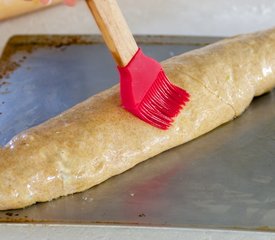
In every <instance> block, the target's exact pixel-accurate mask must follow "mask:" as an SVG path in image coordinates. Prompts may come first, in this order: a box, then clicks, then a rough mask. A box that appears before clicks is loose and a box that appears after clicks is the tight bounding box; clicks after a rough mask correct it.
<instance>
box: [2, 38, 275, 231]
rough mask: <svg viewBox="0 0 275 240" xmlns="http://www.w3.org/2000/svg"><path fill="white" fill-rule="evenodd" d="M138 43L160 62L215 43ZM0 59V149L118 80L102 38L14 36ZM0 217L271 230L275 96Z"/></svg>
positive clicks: (185, 40) (144, 40)
mask: <svg viewBox="0 0 275 240" xmlns="http://www.w3.org/2000/svg"><path fill="white" fill-rule="evenodd" d="M136 39H137V40H138V42H139V43H140V46H141V47H142V48H143V49H144V51H145V52H146V53H147V54H148V55H151V56H153V57H154V58H156V59H158V60H163V59H165V58H168V57H171V56H174V55H176V54H179V53H182V52H186V51H190V50H192V49H195V48H199V47H201V46H204V45H206V44H209V43H212V42H214V41H217V40H218V38H207V37H177V36H174V37H173V36H172V37H171V36H169V37H163V36H136ZM0 61H1V62H0V78H1V79H0V113H1V114H0V145H4V144H5V143H7V142H8V141H9V140H10V139H11V138H12V137H13V136H14V135H15V134H17V133H19V132H20V131H22V130H24V129H27V128H29V127H32V126H35V125H37V124H39V123H42V122H43V121H45V120H47V119H49V118H51V117H53V116H55V115H57V114H59V113H60V112H62V111H64V110H66V109H68V108H70V107H71V106H73V105H75V104H76V103H78V102H81V101H82V100H84V99H86V98H88V97H89V96H91V95H94V94H95V93H97V92H100V91H102V90H104V89H106V88H108V87H111V86H112V85H114V84H115V83H117V82H118V75H117V72H116V68H115V65H114V63H113V60H112V58H111V56H110V54H109V53H108V51H107V49H106V47H105V46H104V44H103V43H102V40H101V38H100V37H98V36H16V37H13V38H12V39H10V41H9V42H8V43H7V46H6V48H5V50H4V53H3V55H2V58H1V60H0ZM0 221H1V222H3V223H6V222H12V223H15V224H16V223H44V224H47V223H49V224H60V223H62V224H88V225H89V224H102V225H107V226H113V225H119V226H129V225H130V226H147V227H152V226H158V227H177V228H184V227H193V228H204V229H205V228H210V229H244V230H254V231H257V230H259V231H273V230H274V229H275V228H274V227H275V92H274V91H273V92H271V93H268V94H265V95H264V96H262V97H258V98H256V99H255V100H254V101H253V103H252V104H251V106H250V107H249V108H248V109H247V110H246V112H245V113H244V114H243V115H242V116H241V117H239V118H237V119H236V120H234V121H232V122H230V123H227V124H224V125H223V126H221V127H219V128H217V129H215V130H214V131H212V132H210V133H208V134H206V135H204V136H202V137H199V138H198V139H195V140H193V141H191V142H189V143H187V144H184V145H182V146H179V147H176V148H173V149H171V150H169V151H166V152H164V153H162V154H160V155H158V156H156V157H154V158H151V159H150V160H148V161H146V162H144V163H141V164H139V165H138V166H136V167H134V168H133V169H131V170H129V171H127V172H125V173H123V174H121V175H119V176H116V177H112V178H111V179H109V180H107V181H106V182H104V183H102V184H100V185H98V186H96V187H93V188H91V189H89V190H87V191H85V192H83V193H78V194H74V195H70V196H67V197H62V198H59V199H57V200H54V201H51V202H47V203H38V204H36V205H33V206H31V207H28V208H25V209H21V210H13V211H1V212H0Z"/></svg>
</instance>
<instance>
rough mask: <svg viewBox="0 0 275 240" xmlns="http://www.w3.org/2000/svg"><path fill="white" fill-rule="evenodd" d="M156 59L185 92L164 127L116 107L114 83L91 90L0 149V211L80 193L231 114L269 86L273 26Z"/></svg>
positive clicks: (272, 81)
mask: <svg viewBox="0 0 275 240" xmlns="http://www.w3.org/2000/svg"><path fill="white" fill-rule="evenodd" d="M162 65H163V68H164V69H165V72H166V73H167V75H168V77H169V79H170V80H171V81H172V82H173V83H174V84H176V85H178V86H180V87H182V88H184V89H186V90H187V91H188V92H189V93H190V94H191V99H190V102H189V103H188V104H187V106H186V107H185V108H184V109H183V110H182V111H181V113H180V114H179V116H178V117H177V118H176V119H175V122H174V124H173V126H172V127H171V128H170V129H169V130H167V131H163V130H160V129H157V128H155V127H152V126H150V125H148V124H146V123H144V122H143V121H141V120H139V119H138V118H136V117H134V116H132V115H131V114H130V113H128V112H126V111H125V110H124V109H122V108H121V107H120V98H119V87H118V86H114V87H112V88H111V89H108V90H106V91H104V92H101V93H99V94H97V95H95V96H92V97H91V98H89V99H87V100H86V101H84V102H82V103H80V104H77V105H76V106H74V107H73V108H71V109H69V110H67V111H66V112H64V113H62V114H60V115H58V116H56V117H54V118H52V119H50V120H48V121H46V122H44V123H43V124H41V125H38V126H36V127H34V128H31V129H28V130H26V131H24V132H22V133H20V134H18V135H17V136H15V137H14V138H13V139H12V140H11V141H10V142H9V143H8V144H7V145H6V146H4V147H3V148H2V149H0V151H1V152H0V154H1V155H0V209H1V210H4V209H14V208H22V207H26V206H29V205H31V204H34V203H36V202H44V201H49V200H52V199H54V198H58V197H60V196H65V195H68V194H72V193H75V192H80V191H84V190H86V189H88V188H91V187H92V186H94V185H96V184H99V183H101V182H103V181H105V180H106V179H108V178H110V177H112V176H114V175H117V174H120V173H122V172H124V171H126V170H128V169H129V168H132V167H133V166H135V165H136V164H138V163H140V162H142V161H144V160H146V159H148V158H150V157H152V156H155V155H157V154H159V153H161V152H163V151H165V150H167V149H169V148H172V147H175V146H177V145H180V144H182V143H185V142H188V141H190V140H192V139H194V138H196V137H198V136H200V135H202V134H205V133H207V132H209V131H211V130H212V129H214V128H216V127H217V126H219V125H221V124H223V123H225V122H228V121H230V120H232V119H234V118H235V117H237V116H238V115H240V114H241V113H242V112H243V111H244V110H245V109H246V108H247V107H248V105H249V104H250V102H251V101H252V99H253V97H254V96H258V95H261V94H263V93H265V92H267V91H270V90H271V89H272V88H273V87H274V86H275V74H274V71H275V29H270V30H267V31H263V32H257V33H253V34H246V35H240V36H237V37H233V38H230V39H226V40H222V41H220V42H218V43H215V44H212V45H209V46H206V47H204V48H201V49H198V50H195V51H191V52H188V53H185V54H183V55H180V56H176V57H173V58H170V59H168V60H166V61H164V62H162Z"/></svg>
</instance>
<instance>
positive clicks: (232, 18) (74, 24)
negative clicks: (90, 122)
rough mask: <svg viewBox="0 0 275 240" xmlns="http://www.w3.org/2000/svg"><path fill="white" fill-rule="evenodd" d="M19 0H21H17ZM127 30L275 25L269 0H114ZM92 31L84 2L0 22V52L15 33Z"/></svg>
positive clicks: (227, 30) (219, 32)
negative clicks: (126, 22)
mask: <svg viewBox="0 0 275 240" xmlns="http://www.w3.org/2000/svg"><path fill="white" fill-rule="evenodd" d="M22 1H23V0H22ZM118 2H119V4H120V6H121V8H122V10H123V12H124V14H125V16H126V18H127V21H128V23H129V25H130V28H131V30H132V32H133V33H137V34H177V35H183V34H184V35H211V36H229V35H234V34H238V33H245V32H251V31H257V30H260V29H265V28H269V27H271V26H275V0H118ZM37 33H42V34H47V33H58V34H67V33H69V34H72V33H73V34H74V33H75V34H81V33H84V34H91V33H98V30H97V27H96V25H95V23H94V21H93V19H92V17H91V15H90V13H89V10H88V8H87V6H86V3H85V2H84V1H83V0H79V1H78V4H77V5H76V6H75V7H73V8H72V7H67V6H64V5H60V6H57V7H52V8H50V9H46V10H42V11H39V12H36V13H32V14H28V15H25V16H21V17H18V18H14V19H11V20H6V21H4V22H0V52H1V49H2V47H3V46H4V44H5V42H6V41H7V39H8V38H9V37H10V36H11V35H15V34H37Z"/></svg>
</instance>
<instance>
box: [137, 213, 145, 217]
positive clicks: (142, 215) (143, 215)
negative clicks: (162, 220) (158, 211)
mask: <svg viewBox="0 0 275 240" xmlns="http://www.w3.org/2000/svg"><path fill="white" fill-rule="evenodd" d="M138 216H139V217H146V215H145V214H144V213H141V214H139V215H138Z"/></svg>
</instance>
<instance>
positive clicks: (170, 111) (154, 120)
mask: <svg viewBox="0 0 275 240" xmlns="http://www.w3.org/2000/svg"><path fill="white" fill-rule="evenodd" d="M188 101H189V94H188V93H187V92H186V91H185V90H183V89H181V88H179V87H177V86H175V85H173V84H172V83H171V82H170V81H169V80H168V78H167V76H166V75H165V73H164V72H163V70H161V71H160V73H159V74H158V77H157V79H156V80H155V81H154V83H153V84H152V86H151V87H150V89H149V90H148V91H147V93H146V95H145V97H144V98H143V100H142V101H141V102H140V104H139V106H138V115H139V117H140V118H141V119H142V120H144V121H145V122H147V123H149V124H151V125H153V126H155V127H158V128H161V129H168V128H169V127H170V126H171V124H172V122H173V120H174V118H175V117H176V116H177V115H178V114H179V112H180V110H181V109H182V108H183V106H184V105H185V104H186V102H188Z"/></svg>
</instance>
